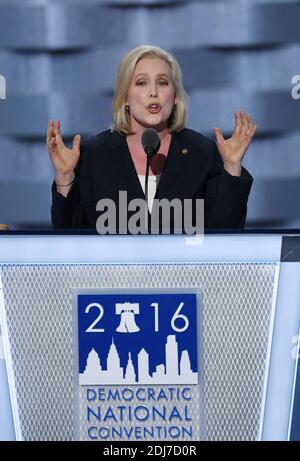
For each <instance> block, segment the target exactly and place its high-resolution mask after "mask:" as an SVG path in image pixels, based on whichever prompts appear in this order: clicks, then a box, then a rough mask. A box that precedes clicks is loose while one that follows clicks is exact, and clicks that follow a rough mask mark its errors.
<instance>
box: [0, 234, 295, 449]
mask: <svg viewBox="0 0 300 461" xmlns="http://www.w3.org/2000/svg"><path fill="white" fill-rule="evenodd" d="M197 238H198V237H196V238H195V237H185V236H175V235H174V236H99V235H96V234H94V233H92V232H82V233H81V234H80V235H79V234H76V233H75V232H71V231H70V232H69V233H64V234H62V233H59V232H50V231H49V232H46V231H44V232H40V233H38V232H33V233H21V232H17V231H10V232H6V233H3V234H2V235H1V236H0V277H1V278H0V320H1V332H2V341H3V344H4V354H2V355H3V357H2V362H3V363H5V365H6V374H7V382H6V377H5V376H4V374H3V373H2V374H1V375H0V379H1V380H2V383H0V387H1V386H2V387H3V388H5V386H6V387H7V393H6V394H5V393H4V394H3V393H1V396H0V399H6V400H7V399H8V398H9V400H10V402H7V401H6V402H5V421H6V425H5V428H6V432H5V431H4V429H0V439H1V437H2V439H4V438H6V439H8V438H11V439H13V438H16V439H17V440H74V439H75V438H76V435H75V426H76V421H75V415H74V402H73V400H74V398H73V393H74V379H73V377H74V372H73V366H74V355H73V333H72V322H73V317H72V315H73V314H72V293H73V291H74V290H75V289H85V288H90V289H104V288H109V289H118V290H120V289H127V290H128V289H151V288H153V289H158V288H164V289H167V288H170V289H171V288H172V289H174V288H177V289H183V290H184V289H200V290H202V292H203V312H202V316H203V336H202V344H201V348H202V353H203V369H202V370H200V371H201V373H202V374H203V395H204V428H205V430H204V431H205V433H204V438H205V440H288V439H297V438H300V437H299V432H300V429H297V424H298V427H299V426H300V424H299V421H300V418H299V416H300V415H299V413H300V411H299V410H298V407H299V395H300V392H299V391H300V389H298V388H299V386H300V383H299V381H300V380H299V379H298V380H297V371H298V369H297V364H298V360H297V358H298V342H299V324H300V322H299V321H300V251H299V250H298V248H300V245H299V244H300V236H298V235H288V234H287V235H285V234H283V233H280V232H279V233H265V234H263V233H259V234H258V233H243V234H237V233H236V234H235V233H234V234H233V233H228V234H218V233H216V234H206V235H205V236H204V238H203V240H201V239H200V238H199V240H198V241H197ZM0 339H1V338H0ZM4 361H5V362H4ZM0 363H1V355H0ZM5 395H6V397H5ZM2 404H3V402H2ZM296 404H297V405H296ZM9 428H11V429H9ZM1 431H2V434H1Z"/></svg>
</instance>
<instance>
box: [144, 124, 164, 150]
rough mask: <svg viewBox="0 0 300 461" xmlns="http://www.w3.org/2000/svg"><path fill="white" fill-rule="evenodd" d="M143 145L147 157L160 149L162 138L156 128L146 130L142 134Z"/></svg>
mask: <svg viewBox="0 0 300 461" xmlns="http://www.w3.org/2000/svg"><path fill="white" fill-rule="evenodd" d="M142 145H143V148H144V151H145V152H146V154H147V155H154V154H156V153H157V152H158V150H159V148H160V138H159V135H158V133H157V131H156V130H154V128H146V130H145V131H144V132H143V134H142Z"/></svg>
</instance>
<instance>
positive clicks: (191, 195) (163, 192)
mask: <svg viewBox="0 0 300 461" xmlns="http://www.w3.org/2000/svg"><path fill="white" fill-rule="evenodd" d="M80 149H81V150H80V159H79V162H78V165H77V167H76V169H75V174H76V179H75V181H74V183H73V185H72V187H71V189H70V191H69V194H68V196H67V197H66V198H64V197H63V196H62V195H61V194H59V193H58V192H56V186H55V183H53V185H52V208H51V217H52V224H53V226H54V228H93V229H95V228H96V220H97V217H98V216H99V214H100V212H96V203H97V201H98V200H100V199H103V198H109V199H112V200H114V202H115V203H118V198H119V191H122V190H123V191H125V190H126V191H127V195H128V201H130V200H133V199H135V198H141V199H144V198H145V195H144V192H143V190H142V187H141V185H140V181H139V178H138V176H137V173H136V170H135V166H134V163H133V161H132V158H131V154H130V151H129V149H128V146H127V142H126V137H125V136H123V135H119V134H118V133H116V132H113V131H112V130H107V131H105V132H103V133H100V134H98V135H96V136H94V137H92V138H91V139H89V140H88V141H87V142H85V143H82V144H81V148H80ZM251 184H252V177H251V175H250V174H249V173H248V172H247V171H246V170H245V169H244V168H242V175H241V176H240V177H236V176H231V175H230V174H229V173H227V172H226V171H225V170H224V168H223V163H222V159H221V157H220V155H219V152H218V150H217V147H216V144H215V142H214V141H211V140H210V139H208V138H207V137H205V136H203V135H202V134H200V133H197V132H196V131H193V130H190V129H184V130H182V131H181V132H179V133H173V134H172V140H171V144H170V149H169V153H168V156H167V160H166V162H165V166H164V170H163V172H162V175H161V178H160V182H159V185H158V189H157V192H156V196H155V198H157V199H163V198H166V199H168V200H172V199H174V198H179V199H180V200H182V201H183V200H184V199H193V201H194V202H195V199H196V198H203V199H204V207H205V227H206V228H219V229H220V228H224V229H226V228H242V227H243V226H244V224H245V219H246V212H247V200H248V195H249V192H250V189H251ZM194 212H195V207H194V206H193V213H194ZM117 215H118V211H117ZM117 233H118V231H117ZM121 233H124V231H122V232H121ZM171 233H172V231H171Z"/></svg>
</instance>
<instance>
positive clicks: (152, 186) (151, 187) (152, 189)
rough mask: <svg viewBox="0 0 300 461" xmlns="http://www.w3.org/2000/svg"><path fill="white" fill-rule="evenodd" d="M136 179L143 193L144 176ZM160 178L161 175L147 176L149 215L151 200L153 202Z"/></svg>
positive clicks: (141, 175)
mask: <svg viewBox="0 0 300 461" xmlns="http://www.w3.org/2000/svg"><path fill="white" fill-rule="evenodd" d="M138 177H139V180H140V183H141V186H142V189H143V191H144V193H145V178H146V176H145V175H143V174H139V175H138ZM160 177H161V174H158V175H152V176H148V207H149V211H150V213H151V211H152V207H153V200H154V197H155V194H156V190H157V187H158V183H159V180H160Z"/></svg>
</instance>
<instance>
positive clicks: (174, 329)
mask: <svg viewBox="0 0 300 461" xmlns="http://www.w3.org/2000/svg"><path fill="white" fill-rule="evenodd" d="M201 298H202V297H201V293H200V292H195V291H194V292H191V291H189V290H186V291H182V292H179V291H165V290H164V291H162V290H158V289H156V290H153V292H150V291H149V290H148V291H139V290H132V291H130V292H126V291H124V290H123V291H122V292H121V291H114V292H112V291H109V292H108V291H100V290H97V291H94V290H89V291H87V290H79V291H78V290H76V293H75V296H74V314H75V318H74V320H75V326H76V328H75V335H74V345H75V354H74V355H75V360H76V363H75V406H76V408H75V414H76V424H77V428H76V432H77V439H78V440H95V441H96V440H98V441H128V440H146V441H151V440H155V441H158V440H173V441H179V440H180V441H181V440H184V441H195V440H200V439H201V438H202V433H203V417H202V414H203V412H202V404H201V400H202V397H201V396H202V395H203V389H202V384H201V383H202V375H203V370H202V367H201V360H200V358H201V357H200V356H201V354H199V350H201V347H200V346H201V337H200V336H201V328H200V325H201Z"/></svg>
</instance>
